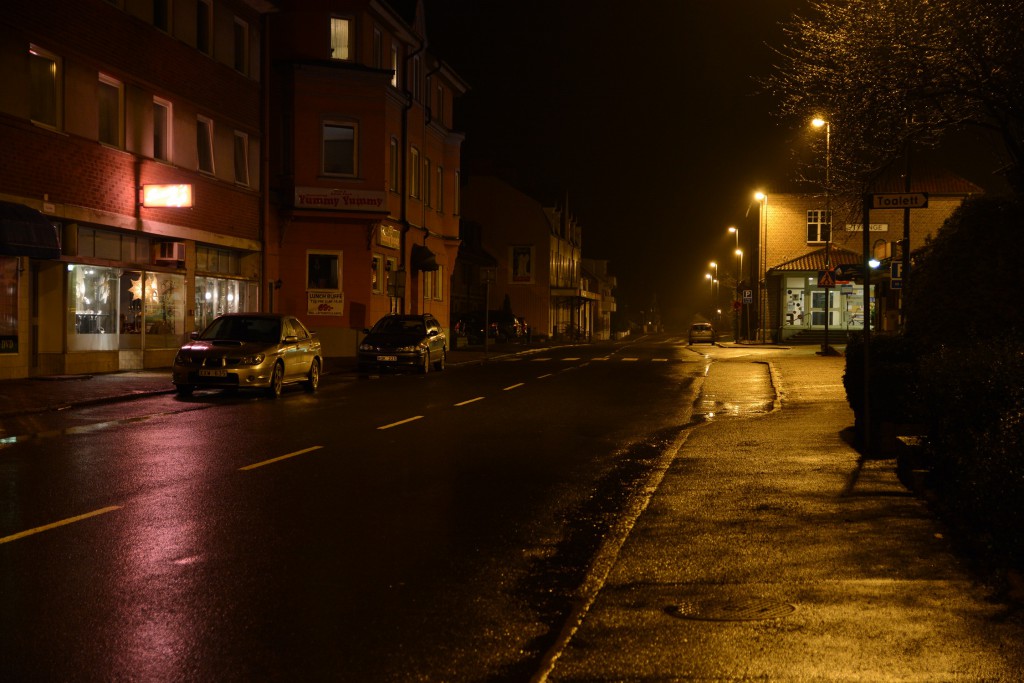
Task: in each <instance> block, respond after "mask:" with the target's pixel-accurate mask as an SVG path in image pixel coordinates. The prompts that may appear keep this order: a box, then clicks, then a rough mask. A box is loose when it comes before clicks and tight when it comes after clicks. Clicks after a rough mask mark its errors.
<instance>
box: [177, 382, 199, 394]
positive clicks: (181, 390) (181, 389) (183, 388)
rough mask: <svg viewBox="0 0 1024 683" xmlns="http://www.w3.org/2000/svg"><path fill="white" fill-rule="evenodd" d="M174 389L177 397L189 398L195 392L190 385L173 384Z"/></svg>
mask: <svg viewBox="0 0 1024 683" xmlns="http://www.w3.org/2000/svg"><path fill="white" fill-rule="evenodd" d="M174 388H175V389H176V390H177V391H178V396H191V395H192V392H193V391H195V390H196V388H195V387H194V386H192V385H191V384H175V385H174Z"/></svg>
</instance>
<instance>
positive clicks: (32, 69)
mask: <svg viewBox="0 0 1024 683" xmlns="http://www.w3.org/2000/svg"><path fill="white" fill-rule="evenodd" d="M60 66H61V65H60V58H58V57H57V56H56V55H54V54H52V53H50V52H47V51H46V50H42V49H40V48H38V47H36V46H35V45H32V46H30V47H29V80H30V82H31V89H32V90H31V94H30V95H29V116H30V117H31V118H32V120H33V121H35V122H36V123H42V124H44V125H47V126H52V127H54V128H59V127H60V124H61V120H60V79H61V73H60V71H61V69H60Z"/></svg>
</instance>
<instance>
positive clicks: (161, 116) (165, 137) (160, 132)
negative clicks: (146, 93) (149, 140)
mask: <svg viewBox="0 0 1024 683" xmlns="http://www.w3.org/2000/svg"><path fill="white" fill-rule="evenodd" d="M153 158H154V159H159V160H161V161H170V160H171V103H170V102H168V101H167V100H162V99H160V98H159V97H154V98H153Z"/></svg>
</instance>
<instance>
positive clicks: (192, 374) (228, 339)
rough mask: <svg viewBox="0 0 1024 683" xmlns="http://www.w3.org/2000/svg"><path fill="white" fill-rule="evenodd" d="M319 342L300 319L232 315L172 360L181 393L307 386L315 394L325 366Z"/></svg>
mask: <svg viewBox="0 0 1024 683" xmlns="http://www.w3.org/2000/svg"><path fill="white" fill-rule="evenodd" d="M321 353H322V352H321V349H320V340H319V339H317V336H316V335H315V334H314V333H312V332H310V331H309V330H307V329H306V327H305V325H303V324H302V323H301V322H299V321H298V319H297V318H295V317H293V316H290V315H280V314H275V313H229V314H227V315H222V316H220V317H218V318H216V319H215V320H214V321H213V322H212V323H210V324H209V325H208V326H207V327H206V329H205V330H203V331H202V332H200V333H193V334H192V339H191V341H189V342H188V343H187V344H185V345H184V346H182V347H181V349H180V350H179V351H178V353H177V355H176V356H175V357H174V366H173V368H172V370H171V381H172V382H174V386H175V387H177V389H178V393H179V394H182V395H185V396H187V395H189V394H191V393H192V391H193V390H194V389H196V388H197V387H212V388H218V389H263V390H266V391H267V392H268V393H270V395H271V396H274V397H277V396H280V395H281V387H282V386H284V385H285V384H289V383H292V382H304V383H305V385H306V388H307V389H308V390H309V391H316V388H317V387H318V386H319V384H320V371H321V369H322V368H323V356H322V355H321Z"/></svg>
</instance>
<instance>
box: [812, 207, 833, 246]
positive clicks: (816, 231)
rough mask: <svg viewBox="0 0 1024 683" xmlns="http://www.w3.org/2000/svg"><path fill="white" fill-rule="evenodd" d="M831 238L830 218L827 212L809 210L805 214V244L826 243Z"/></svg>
mask: <svg viewBox="0 0 1024 683" xmlns="http://www.w3.org/2000/svg"><path fill="white" fill-rule="evenodd" d="M831 236H832V217H831V215H830V214H829V212H828V211H821V210H819V209H811V210H810V211H808V212H807V243H808V244H820V243H822V242H828V241H829V240H830V239H831Z"/></svg>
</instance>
